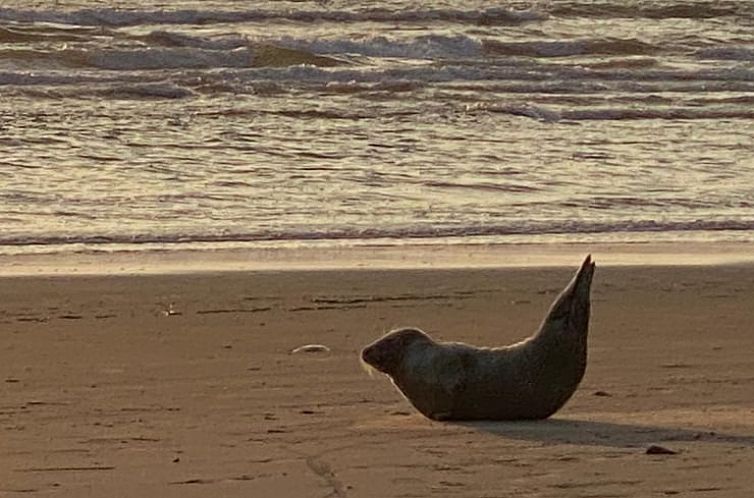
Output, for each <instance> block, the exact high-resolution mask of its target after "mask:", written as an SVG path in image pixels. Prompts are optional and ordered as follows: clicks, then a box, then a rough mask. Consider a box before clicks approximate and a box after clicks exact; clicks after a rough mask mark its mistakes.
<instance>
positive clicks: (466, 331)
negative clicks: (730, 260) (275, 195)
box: [0, 257, 754, 498]
mask: <svg viewBox="0 0 754 498" xmlns="http://www.w3.org/2000/svg"><path fill="white" fill-rule="evenodd" d="M597 260H598V264H599V257H597ZM577 263H578V260H576V261H574V265H573V268H575V266H576V264H577ZM573 268H568V269H563V268H539V269H498V270H492V269H476V270H416V271H411V270H405V269H404V270H396V271H365V270H362V271H359V270H353V271H291V272H269V271H268V272H247V273H238V272H235V273H205V274H190V275H138V276H73V277H12V278H4V279H2V280H1V282H2V285H1V286H0V294H1V295H2V299H1V300H0V302H1V303H2V304H1V305H0V326H1V327H2V328H1V329H0V330H1V332H0V351H2V361H0V389H2V391H1V393H2V397H1V399H0V431H1V435H0V438H1V439H0V496H22V495H23V496H37V495H39V496H71V497H83V496H102V497H105V496H107V497H145V496H160V497H169V496H175V497H191V496H201V497H207V496H223V497H234V496H243V497H278V496H279V497H328V496H329V497H375V498H377V497H380V498H386V497H424V496H430V495H432V496H435V495H440V496H451V497H505V496H521V497H528V496H532V497H533V496H536V497H564V496H566V497H570V496H579V497H586V496H590V497H647V496H668V495H679V496H699V497H742V498H743V497H747V498H748V497H751V496H754V473H753V472H752V469H754V354H752V353H754V325H752V324H754V266H750V265H740V266H734V265H729V266H699V267H696V266H686V267H666V266H654V267H604V266H603V267H601V268H598V272H597V275H596V277H595V281H594V292H593V310H594V311H593V322H592V327H591V335H590V362H589V367H588V369H587V375H586V378H585V379H584V382H583V383H582V385H581V388H580V389H579V390H578V391H577V393H576V395H575V396H574V398H573V399H572V400H571V401H570V402H569V403H568V404H567V405H566V406H565V408H564V409H563V410H562V411H560V412H559V413H557V414H556V415H555V416H554V417H553V418H552V419H550V420H547V421H542V422H525V423H439V422H432V421H430V420H427V419H425V418H423V417H421V416H420V415H418V414H417V413H416V411H415V410H414V409H413V408H412V407H411V406H410V405H409V404H408V403H407V402H406V401H405V400H404V399H403V398H402V397H401V396H400V395H399V394H398V392H397V391H396V390H395V389H394V388H393V387H392V386H391V385H390V383H389V382H388V381H387V379H385V378H384V377H381V376H380V377H374V378H370V377H369V376H368V375H367V374H366V373H365V372H364V371H363V370H362V369H361V367H360V365H359V362H358V359H357V358H358V357H357V354H358V351H359V350H360V348H361V347H362V346H363V345H364V344H366V343H367V342H369V341H371V340H373V339H374V338H376V337H377V336H378V335H380V334H381V333H382V332H384V331H386V330H388V329H390V328H392V327H395V326H399V325H416V326H420V327H422V328H424V329H425V330H427V331H428V332H430V333H432V334H433V335H435V336H437V337H438V338H440V339H445V340H462V341H466V342H471V343H475V344H479V345H501V344H505V343H509V342H512V341H516V340H519V339H521V338H523V337H524V336H526V335H528V334H529V333H530V332H532V331H533V330H534V329H535V328H536V327H537V325H538V324H539V320H541V318H542V317H543V315H544V313H545V311H546V308H547V307H548V306H549V304H550V302H551V300H552V299H553V297H554V296H555V294H556V293H557V292H558V291H560V289H561V288H562V287H563V285H564V284H565V283H566V281H567V280H568V278H570V276H571V273H572V271H573ZM308 343H321V344H325V345H327V346H328V347H330V348H331V352H329V353H301V354H295V355H291V354H289V351H290V350H292V349H294V348H296V347H297V346H301V345H303V344H308ZM650 444H659V445H662V446H665V447H668V448H671V449H673V450H675V451H677V452H678V453H677V454H674V455H647V454H645V450H646V448H647V447H648V446H649V445H650Z"/></svg>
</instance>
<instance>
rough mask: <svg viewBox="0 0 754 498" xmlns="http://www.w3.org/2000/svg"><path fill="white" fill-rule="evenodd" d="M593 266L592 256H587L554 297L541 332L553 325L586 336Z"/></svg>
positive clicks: (558, 328)
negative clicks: (566, 284)
mask: <svg viewBox="0 0 754 498" xmlns="http://www.w3.org/2000/svg"><path fill="white" fill-rule="evenodd" d="M594 267H595V265H594V262H593V261H592V256H591V255H589V256H587V257H586V259H585V260H584V262H583V263H582V265H581V268H579V271H578V272H577V273H576V276H574V277H573V279H572V280H571V282H570V283H569V284H568V286H567V287H566V288H565V289H564V290H563V292H561V293H560V295H559V296H558V298H557V299H555V302H554V303H553V304H552V307H551V308H550V312H549V313H548V314H547V317H546V318H545V321H544V323H543V324H542V329H541V332H543V333H544V332H546V330H547V329H550V328H552V326H553V325H555V327H554V329H556V330H563V329H564V328H565V330H567V331H568V332H569V333H575V334H579V335H581V334H583V335H584V336H586V333H587V329H588V327H589V308H590V304H589V301H590V300H589V295H590V290H591V286H592V277H593V276H594Z"/></svg>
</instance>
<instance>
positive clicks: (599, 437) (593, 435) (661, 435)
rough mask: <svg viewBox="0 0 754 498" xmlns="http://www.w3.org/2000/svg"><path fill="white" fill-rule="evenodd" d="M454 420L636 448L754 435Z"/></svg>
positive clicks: (492, 429)
mask: <svg viewBox="0 0 754 498" xmlns="http://www.w3.org/2000/svg"><path fill="white" fill-rule="evenodd" d="M451 423H453V424H457V425H461V426H464V427H467V428H471V429H475V430H478V431H480V432H486V433H490V434H495V435H498V436H500V437H504V438H508V439H518V440H525V441H537V442H541V443H545V444H577V445H590V446H608V447H612V448H633V447H640V446H647V445H649V444H653V443H660V442H671V441H683V442H706V443H728V444H735V445H739V446H751V447H754V435H749V436H745V435H739V434H726V433H721V432H712V431H708V430H701V429H699V430H691V429H679V428H676V427H658V426H649V425H632V424H617V423H612V422H593V421H590V420H573V419H557V418H551V419H547V420H538V421H516V422H492V421H478V422H451Z"/></svg>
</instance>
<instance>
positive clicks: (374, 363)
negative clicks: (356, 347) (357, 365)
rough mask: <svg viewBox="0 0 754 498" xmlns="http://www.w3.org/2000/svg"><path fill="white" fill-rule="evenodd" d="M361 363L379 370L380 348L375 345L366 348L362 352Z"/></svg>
mask: <svg viewBox="0 0 754 498" xmlns="http://www.w3.org/2000/svg"><path fill="white" fill-rule="evenodd" d="M361 361H363V362H364V363H366V364H367V365H369V366H371V367H374V368H377V367H378V366H379V364H380V353H379V351H378V348H377V347H376V346H375V345H374V344H372V345H371V346H367V347H365V348H364V349H363V350H362V351H361Z"/></svg>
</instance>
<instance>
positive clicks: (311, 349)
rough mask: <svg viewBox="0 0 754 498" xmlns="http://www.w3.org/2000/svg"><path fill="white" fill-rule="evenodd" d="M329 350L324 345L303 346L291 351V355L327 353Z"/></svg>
mask: <svg viewBox="0 0 754 498" xmlns="http://www.w3.org/2000/svg"><path fill="white" fill-rule="evenodd" d="M329 352H330V348H328V347H327V346H325V345H324V344H304V345H303V346H299V347H297V348H296V349H294V350H292V351H291V354H296V353H329Z"/></svg>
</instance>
